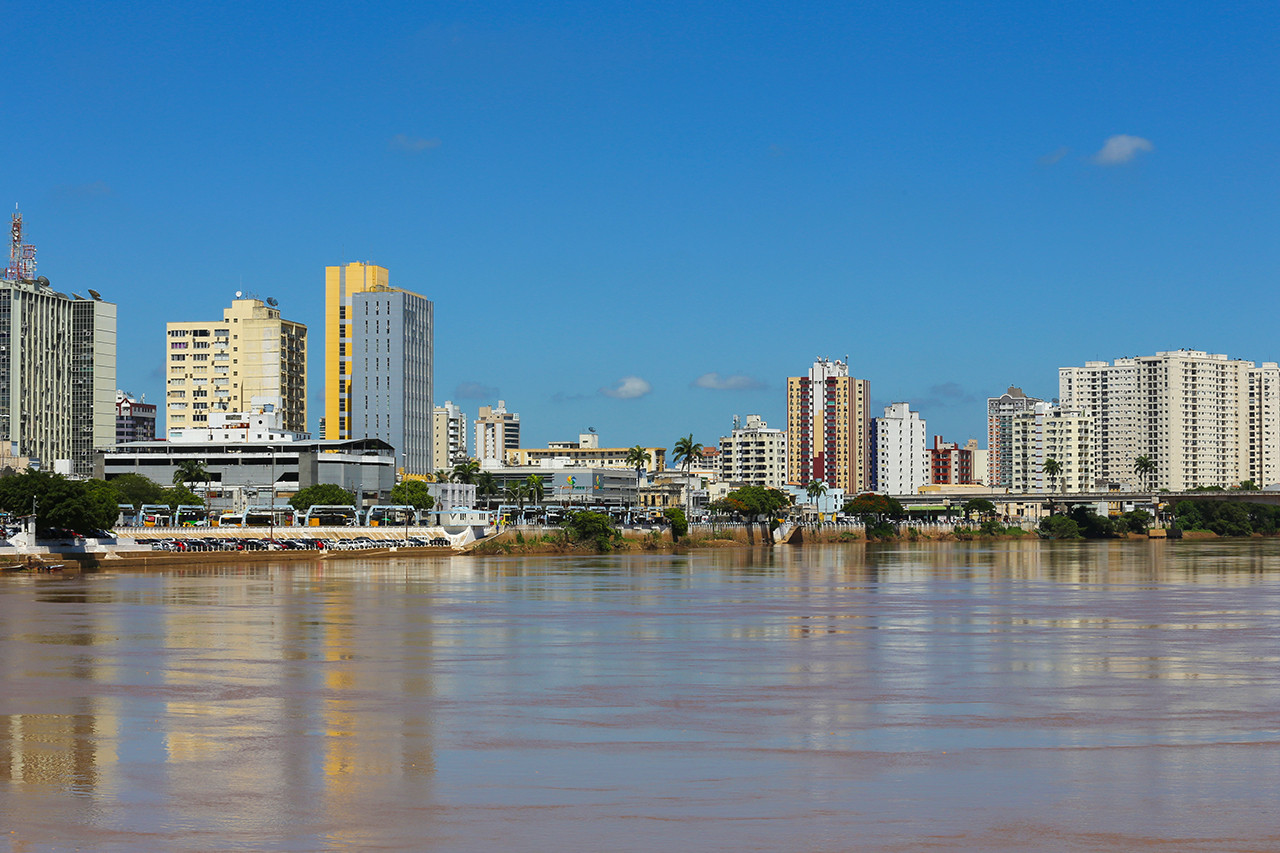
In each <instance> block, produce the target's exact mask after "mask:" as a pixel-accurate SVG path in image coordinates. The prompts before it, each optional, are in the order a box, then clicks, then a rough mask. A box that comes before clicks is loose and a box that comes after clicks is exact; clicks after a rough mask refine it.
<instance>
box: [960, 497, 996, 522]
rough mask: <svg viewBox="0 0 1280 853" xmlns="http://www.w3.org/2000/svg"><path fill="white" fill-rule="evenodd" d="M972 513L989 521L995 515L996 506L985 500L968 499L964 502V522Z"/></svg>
mask: <svg viewBox="0 0 1280 853" xmlns="http://www.w3.org/2000/svg"><path fill="white" fill-rule="evenodd" d="M974 513H977V514H978V515H980V516H982V517H983V518H986V519H990V518H991V517H992V516H994V515H995V514H996V505H995V504H993V503H992V502H991V501H989V500H987V499H986V498H970V499H969V500H967V501H965V502H964V518H965V521H968V520H969V517H970V516H971V515H973V514H974Z"/></svg>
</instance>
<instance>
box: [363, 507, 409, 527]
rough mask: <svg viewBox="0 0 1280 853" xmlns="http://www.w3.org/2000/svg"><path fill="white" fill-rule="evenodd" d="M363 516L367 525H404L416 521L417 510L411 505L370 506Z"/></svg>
mask: <svg viewBox="0 0 1280 853" xmlns="http://www.w3.org/2000/svg"><path fill="white" fill-rule="evenodd" d="M364 517H365V524H366V525H368V526H369V527H405V526H406V525H410V524H416V523H417V521H418V510H417V509H416V508H415V507H411V506H371V507H369V511H368V512H366V513H365V516H364Z"/></svg>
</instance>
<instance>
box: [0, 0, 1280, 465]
mask: <svg viewBox="0 0 1280 853" xmlns="http://www.w3.org/2000/svg"><path fill="white" fill-rule="evenodd" d="M316 8H317V11H314V12H311V14H313V15H314V16H315V17H314V19H307V20H300V19H299V16H298V15H296V14H294V13H292V12H290V11H288V10H277V9H268V8H260V9H259V8H254V9H243V10H241V11H240V12H239V13H237V14H235V15H223V14H222V13H220V12H216V11H214V10H198V9H195V10H193V9H185V8H183V9H171V8H168V7H165V6H163V5H160V4H145V3H138V4H131V5H130V6H129V7H127V8H123V9H120V8H115V9H105V8H98V7H95V6H90V5H87V4H73V3H57V2H53V3H48V4H40V5H39V6H38V7H35V6H26V7H15V8H13V9H11V10H9V11H8V16H9V17H10V18H11V20H12V22H13V25H14V26H15V27H16V31H18V32H21V33H22V38H23V44H24V47H25V48H26V50H27V53H28V54H30V55H33V56H39V57H41V61H40V62H38V63H30V64H28V65H27V66H25V67H24V68H23V72H22V77H23V79H22V86H21V87H20V88H19V89H18V90H17V91H15V92H13V93H11V94H10V95H9V97H10V98H13V99H14V102H15V103H18V102H19V101H20V106H21V109H20V113H21V114H22V116H23V126H24V128H25V129H26V130H27V131H29V132H27V133H18V134H13V135H10V136H9V137H8V138H7V139H6V140H5V142H3V143H0V144H2V145H3V146H4V150H5V152H6V159H7V161H8V162H10V163H11V169H10V170H9V180H8V181H7V182H6V187H7V189H8V190H9V198H8V199H7V201H9V202H19V203H20V204H21V207H22V211H23V213H24V214H25V216H26V226H27V229H28V236H29V239H30V241H31V242H33V243H34V244H36V245H37V246H38V248H39V250H40V255H39V259H40V270H39V271H40V274H42V275H46V276H48V277H49V278H50V280H51V282H52V284H53V287H54V288H55V289H56V290H59V291H62V292H70V291H73V290H74V291H80V292H83V291H84V290H85V289H87V288H90V287H92V288H94V289H96V290H98V291H100V292H101V293H102V294H103V296H104V298H105V299H107V300H109V301H111V302H114V303H116V304H117V305H118V306H119V309H120V310H119V334H120V340H121V341H122V342H123V341H128V342H130V343H129V345H127V346H122V347H121V350H120V355H119V371H118V376H119V383H118V384H119V386H120V387H122V388H126V389H128V390H130V391H132V392H133V393H134V394H139V395H140V394H146V395H147V400H148V401H149V402H153V403H157V402H160V401H162V400H163V399H164V362H163V358H162V354H163V351H164V329H165V323H166V322H169V321H180V320H184V319H187V318H195V317H207V316H218V314H217V313H215V312H221V310H222V309H223V308H225V306H226V304H228V303H229V302H230V300H231V297H232V295H233V294H234V292H235V291H237V290H241V291H244V292H246V293H250V294H255V295H257V296H260V297H262V298H266V297H268V296H271V297H275V298H276V299H278V300H279V302H280V306H281V311H282V312H284V313H285V315H286V316H288V317H289V318H290V319H293V320H296V321H297V322H301V323H305V324H306V325H307V326H308V327H309V328H310V329H312V330H313V334H315V333H316V332H315V330H319V329H322V328H323V317H324V307H323V305H324V296H323V290H324V283H323V282H324V279H323V275H324V272H323V270H324V268H325V267H326V266H332V265H337V264H347V263H349V262H352V261H357V260H360V261H368V262H371V263H375V264H378V265H380V266H384V267H386V268H388V269H389V270H390V271H391V274H392V276H393V280H394V281H395V282H399V283H403V284H404V285H405V286H406V287H408V288H409V289H412V290H414V291H415V292H418V293H421V294H422V295H423V296H425V297H426V298H428V299H430V300H432V301H433V302H434V304H435V325H436V339H435V359H436V370H435V395H434V396H435V399H434V400H433V401H432V402H433V403H435V404H437V405H438V404H441V403H443V402H444V400H446V399H450V400H452V401H453V402H454V403H456V404H457V405H459V406H461V407H463V409H464V410H465V411H466V412H467V414H468V417H472V418H473V417H474V416H475V414H476V412H477V410H478V409H479V407H480V406H482V405H494V404H495V403H496V402H497V400H498V399H504V400H506V403H507V406H508V408H509V409H510V410H511V411H514V412H519V413H520V414H521V422H522V430H523V438H522V441H523V443H524V444H525V445H527V446H542V445H545V444H546V443H547V442H548V441H555V440H564V439H566V438H572V437H573V436H575V435H577V434H578V433H579V432H582V431H584V430H585V429H586V428H587V427H590V426H594V427H596V428H597V430H598V431H599V433H600V434H601V435H602V437H603V440H604V442H605V443H606V444H609V445H611V446H629V445H633V444H643V445H646V446H647V445H653V444H665V445H667V446H670V445H671V444H672V443H673V442H674V441H675V439H676V438H677V437H678V436H680V435H685V434H688V433H693V434H694V436H695V438H696V439H697V440H699V441H700V442H702V443H703V444H711V443H713V442H714V441H715V440H717V439H718V438H719V437H721V436H725V435H729V434H730V432H731V428H732V418H733V416H734V415H735V414H737V415H742V416H746V415H748V414H759V415H761V416H763V417H764V419H765V420H766V421H767V422H768V423H769V424H770V425H773V426H783V425H784V424H785V405H786V377H788V376H792V375H796V374H798V373H800V372H803V371H804V370H805V369H806V368H807V366H808V365H809V364H811V363H812V361H813V359H814V358H815V357H818V356H821V357H829V358H840V359H843V358H844V357H845V356H846V355H847V356H848V359H849V367H850V372H851V373H852V374H854V375H856V376H858V377H859V378H865V379H867V380H869V382H870V396H871V403H870V409H871V411H872V412H879V411H881V410H882V409H883V407H884V406H886V405H888V404H890V403H892V402H898V401H904V402H908V403H910V405H911V408H912V409H913V410H916V411H919V412H920V414H921V416H922V417H923V418H925V419H926V420H927V421H928V426H929V432H930V434H931V435H932V434H941V435H943V436H944V438H945V439H946V440H948V441H958V442H961V443H962V444H963V442H964V441H965V440H966V439H967V438H969V437H976V438H979V439H980V440H984V433H985V421H984V417H985V402H986V399H987V398H988V397H992V396H999V394H1001V393H1002V392H1003V390H1004V389H1005V388H1007V387H1008V386H1010V385H1016V386H1019V387H1022V388H1024V389H1025V391H1026V393H1027V394H1029V395H1031V396H1035V397H1040V398H1044V399H1051V398H1053V397H1055V396H1057V392H1056V386H1057V370H1058V368H1059V367H1061V366H1064V365H1080V364H1084V363H1085V362H1087V361H1093V360H1108V361H1109V360H1114V359H1116V358H1120V357H1123V356H1125V355H1141V354H1147V353H1154V352H1165V351H1172V350H1177V349H1182V348H1189V349H1196V350H1203V351H1207V352H1211V353H1228V354H1229V355H1230V356H1231V357H1232V358H1239V359H1246V360H1250V361H1254V362H1257V363H1261V362H1264V361H1274V360H1277V359H1278V358H1280V347H1276V345H1275V343H1274V337H1273V335H1272V334H1271V333H1270V330H1269V329H1268V328H1267V326H1266V325H1265V320H1264V317H1265V316H1266V315H1267V313H1268V311H1267V310H1266V309H1268V308H1270V307H1271V302H1270V300H1268V299H1267V298H1266V297H1265V293H1266V292H1267V291H1266V289H1265V288H1266V286H1267V285H1268V284H1269V283H1270V280H1271V278H1272V277H1274V273H1275V270H1276V268H1277V265H1278V264H1277V262H1278V261H1280V250H1277V249H1276V248H1275V247H1274V245H1273V241H1272V240H1270V239H1269V235H1270V234H1271V233H1273V232H1274V230H1275V225H1276V224H1278V221H1280V203H1277V201H1276V200H1275V199H1274V198H1273V196H1274V193H1272V192H1271V191H1270V188H1271V187H1272V186H1274V178H1275V176H1276V171H1277V169H1278V168H1280V167H1278V166H1277V164H1275V163H1274V162H1273V160H1274V158H1273V157H1271V155H1270V151H1269V148H1268V147H1267V146H1265V145H1262V144H1260V143H1259V141H1260V140H1266V139H1270V138H1274V136H1275V124H1276V122H1277V119H1276V118H1275V116H1274V115H1273V111H1271V110H1268V109H1265V108H1262V106H1263V105H1265V104H1267V103H1269V99H1270V92H1272V91H1273V90H1274V88H1275V86H1276V84H1277V82H1280V72H1278V71H1277V69H1276V68H1275V67H1274V65H1273V63H1271V62H1270V61H1269V58H1268V57H1269V53H1268V50H1269V44H1270V43H1271V41H1272V40H1273V38H1274V36H1275V34H1276V33H1277V30H1278V29H1280V27H1277V23H1278V18H1277V15H1278V13H1277V11H1276V10H1275V9H1273V8H1270V7H1257V8H1244V9H1234V10H1232V13H1231V14H1230V15H1221V14H1215V13H1214V12H1213V11H1212V10H1209V9H1204V8H1195V7H1191V6H1185V7H1183V6H1156V5H1151V6H1131V7H1125V8H1115V7H1113V6H1108V5H1104V4H1092V5H1091V4H1086V5H1084V6H1079V7H1073V8H1072V9H1071V10H1066V9H1063V10H1056V9H1025V8H1022V7H1015V6H1013V5H1012V4H1008V5H993V6H989V7H985V8H984V9H982V10H958V9H948V8H943V7H939V8H923V7H922V8H919V9H903V8H900V7H896V6H895V7H888V6H885V7H875V6H865V7H859V8H858V9H857V10H850V9H844V8H841V7H836V6H815V7H812V8H806V9H804V10H790V11H789V13H788V16H787V17H782V16H780V15H779V13H778V11H777V10H776V9H774V8H773V7H767V6H764V5H738V6H735V7H733V13H732V15H730V14H729V12H728V7H723V8H720V7H705V8H701V9H681V10H679V11H665V10H659V9H652V8H639V7H637V8H629V9H626V10H610V11H606V10H598V9H593V8H590V7H577V8H566V9H561V10H558V11H554V12H552V11H548V10H545V9H540V8H538V7H534V6H532V5H526V4H514V3H512V4H497V3H484V4H468V5H456V6H455V5H443V6H437V7H432V8H431V9H429V10H421V9H418V8H417V7H415V6H413V5H410V4H382V5H380V6H378V7H377V8H376V9H374V10H372V11H369V10H359V9H354V8H348V7H341V6H336V5H335V6H332V7H316ZM309 11H310V10H309ZM1139 36H1140V37H1139ZM357 44H364V45H370V46H374V47H375V48H376V49H375V50H373V51H372V52H371V53H370V54H369V55H367V56H364V57H363V58H362V61H360V62H356V61H355V60H345V59H343V57H345V56H346V55H347V53H346V52H349V51H351V50H352V46H354V45H357ZM344 51H346V52H344ZM346 104H351V105H354V106H353V107H352V112H353V114H355V115H358V119H353V120H351V121H343V120H342V119H341V113H342V106H343V105H346ZM1246 306H1249V307H1251V308H1253V309H1254V310H1248V311H1246V310H1243V309H1244V308H1245V307H1246ZM318 350H319V345H315V346H314V347H313V349H312V352H311V353H310V364H309V382H308V385H309V388H310V399H309V400H308V409H309V412H310V423H309V424H308V428H309V429H310V430H311V431H312V432H313V433H315V432H317V426H318V416H319V414H320V413H321V412H323V411H324V400H323V394H322V389H323V387H324V383H323V372H324V365H323V359H322V358H319V357H318V356H319V355H320V353H319V351H318ZM984 443H985V440H984Z"/></svg>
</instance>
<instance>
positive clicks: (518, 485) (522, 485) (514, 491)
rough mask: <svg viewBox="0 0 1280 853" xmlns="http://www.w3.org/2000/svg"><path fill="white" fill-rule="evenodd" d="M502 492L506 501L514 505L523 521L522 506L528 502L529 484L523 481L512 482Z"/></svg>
mask: <svg viewBox="0 0 1280 853" xmlns="http://www.w3.org/2000/svg"><path fill="white" fill-rule="evenodd" d="M502 491H503V494H504V495H505V496H506V499H507V500H509V501H511V503H513V504H515V505H516V510H517V512H518V514H519V516H520V517H521V518H522V519H523V517H524V505H525V503H526V502H527V501H528V500H529V484H528V483H526V482H525V481H523V480H513V481H511V482H509V483H507V486H506V488H505V489H503V490H502Z"/></svg>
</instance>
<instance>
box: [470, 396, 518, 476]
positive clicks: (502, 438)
mask: <svg viewBox="0 0 1280 853" xmlns="http://www.w3.org/2000/svg"><path fill="white" fill-rule="evenodd" d="M475 449H476V458H477V459H479V460H480V465H481V467H484V468H496V467H499V466H501V465H505V464H507V456H508V455H509V454H512V453H515V452H516V451H518V450H519V449H520V415H518V414H517V413H515V412H508V411H507V403H506V401H505V400H499V401H498V405H497V407H493V406H481V407H480V414H479V416H478V417H477V418H476V443H475Z"/></svg>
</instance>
